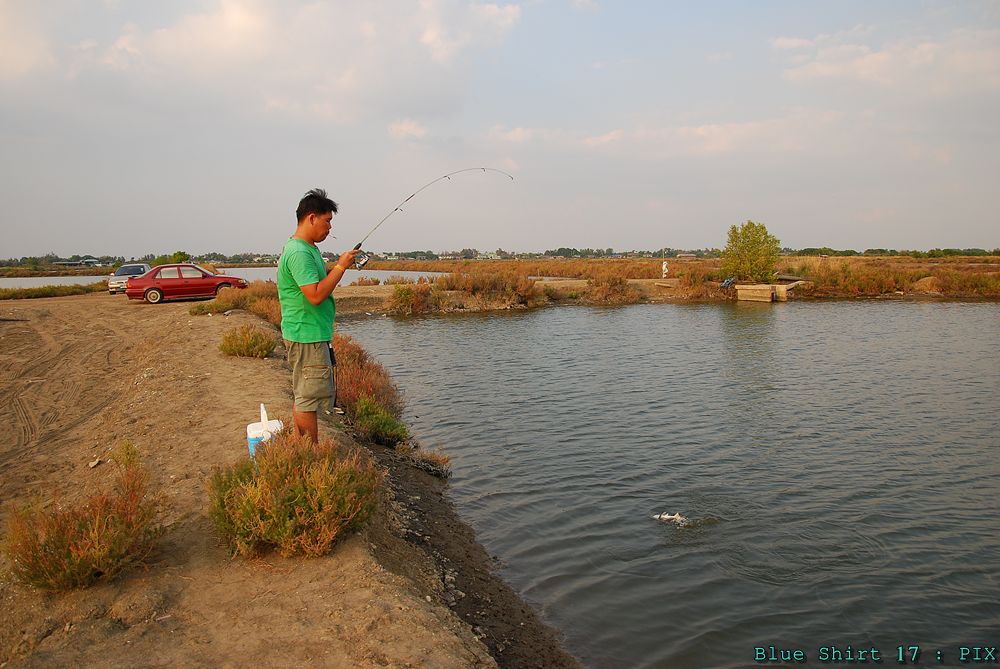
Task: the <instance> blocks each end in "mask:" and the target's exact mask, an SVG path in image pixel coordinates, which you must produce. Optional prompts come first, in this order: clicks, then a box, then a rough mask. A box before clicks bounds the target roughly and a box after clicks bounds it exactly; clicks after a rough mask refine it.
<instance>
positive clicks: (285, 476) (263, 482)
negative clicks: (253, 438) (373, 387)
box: [209, 428, 385, 557]
mask: <svg viewBox="0 0 1000 669" xmlns="http://www.w3.org/2000/svg"><path fill="white" fill-rule="evenodd" d="M384 476H385V474H384V472H383V471H382V470H380V469H379V468H377V467H376V466H375V465H374V464H373V463H372V462H371V460H370V459H368V458H367V457H364V456H362V454H361V453H360V451H358V450H356V449H349V448H346V447H342V446H340V445H338V444H336V443H334V442H333V441H331V440H325V441H322V442H320V443H319V444H314V443H313V442H312V440H311V439H309V438H308V437H300V436H297V435H296V434H295V430H293V429H291V428H286V429H285V430H283V431H282V432H280V433H278V434H277V435H275V436H274V437H273V438H272V439H271V440H270V441H268V442H265V443H262V444H260V445H258V446H257V450H256V460H255V461H251V460H244V461H242V462H240V463H238V464H236V465H234V466H233V467H230V468H228V469H224V470H216V471H215V473H214V474H213V476H212V479H211V481H210V484H209V498H210V507H209V515H210V517H211V519H212V521H213V523H214V524H215V526H216V528H217V529H218V530H219V531H220V532H221V533H222V534H223V536H225V538H226V540H227V541H228V542H229V545H230V548H231V550H232V551H233V554H234V555H245V556H249V555H254V554H256V553H257V552H258V551H260V550H261V549H263V548H266V547H273V548H276V549H277V550H278V552H279V553H281V555H283V556H285V557H287V556H291V555H296V554H301V555H307V556H318V555H323V554H325V553H327V552H328V551H329V550H330V548H331V547H332V546H333V544H334V542H335V541H336V540H337V539H338V538H339V537H341V536H342V535H343V534H344V533H346V532H349V531H351V530H354V529H357V528H359V527H360V526H361V525H362V524H363V523H364V521H365V520H367V519H368V517H369V516H371V514H372V512H373V511H374V509H375V505H376V503H377V498H378V491H379V488H380V486H381V485H382V481H383V478H384Z"/></svg>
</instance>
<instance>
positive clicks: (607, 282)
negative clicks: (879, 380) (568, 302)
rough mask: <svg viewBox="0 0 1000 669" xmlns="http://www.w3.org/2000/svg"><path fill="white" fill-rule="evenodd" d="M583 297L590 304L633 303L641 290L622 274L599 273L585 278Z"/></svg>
mask: <svg viewBox="0 0 1000 669" xmlns="http://www.w3.org/2000/svg"><path fill="white" fill-rule="evenodd" d="M583 298H584V299H585V300H586V301H587V302H590V303H592V304H635V303H636V302H640V301H642V292H641V291H640V290H639V289H638V288H636V287H635V286H632V285H630V284H629V282H628V279H626V278H624V277H622V276H618V275H616V274H611V273H601V274H598V275H597V276H594V277H593V278H591V279H588V280H587V289H586V291H584V294H583Z"/></svg>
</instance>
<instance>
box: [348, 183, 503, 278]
mask: <svg viewBox="0 0 1000 669" xmlns="http://www.w3.org/2000/svg"><path fill="white" fill-rule="evenodd" d="M479 171H482V172H497V173H498V174H502V175H504V176H505V177H508V178H509V179H510V180H511V181H513V180H514V177H513V176H512V175H510V174H507V173H506V172H504V171H503V170H498V169H496V168H494V167H466V168H465V169H462V170H455V171H454V172H449V173H448V174H443V175H441V176H439V177H438V178H437V179H434V181H431V182H429V183H426V184H424V185H423V186H421V187H420V188H418V189H417V190H415V191H413V192H412V193H410V195H408V196H407V197H406V198H405V199H404V200H403V201H402V202H400V203H399V204H397V205H396V206H395V207H393V208H392V210H391V211H390V212H389V213H388V214H386V215H385V216H384V217H383V218H382V220H381V221H379V222H378V223H376V224H375V227H374V228H372V229H371V230H370V231H369V232H368V234H367V235H365V236H364V238H362V240H361V241H360V242H358V243H357V245H356V246H355V247H354V250H355V251H361V245H362V244H364V243H365V242H366V241H367V240H368V238H369V237H371V236H372V234H373V233H374V232H375V231H376V230H378V229H379V227H380V226H381V225H382V224H383V223H385V222H386V221H387V220H388V219H389V217H390V216H392V215H393V214H395V213H396V212H397V211H403V205H404V204H406V203H407V202H409V201H410V200H412V199H413V198H414V197H416V196H417V195H419V194H420V193H421V192H422V191H424V190H425V189H427V188H430V187H431V186H433V185H434V184H436V183H437V182H439V181H445V180H447V181H451V178H452V177H453V176H455V175H456V174H461V173H462V172H479ZM370 259H371V258H370V257H369V256H368V254H367V253H365V252H364V251H361V252H360V253H358V255H356V256H355V257H354V264H355V266H357V268H358V269H361V268H362V267H364V266H365V265H366V264H367V263H368V261H369V260H370Z"/></svg>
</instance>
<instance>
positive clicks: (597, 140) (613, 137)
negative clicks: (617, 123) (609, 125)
mask: <svg viewBox="0 0 1000 669" xmlns="http://www.w3.org/2000/svg"><path fill="white" fill-rule="evenodd" d="M624 136H625V131H624V130H612V131H611V132H609V133H605V134H603V135H597V136H594V137H584V138H583V143H584V144H586V145H587V146H604V145H605V144H611V143H613V142H617V141H618V140H620V139H621V138H623V137H624Z"/></svg>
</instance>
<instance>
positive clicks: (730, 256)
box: [722, 221, 781, 283]
mask: <svg viewBox="0 0 1000 669" xmlns="http://www.w3.org/2000/svg"><path fill="white" fill-rule="evenodd" d="M780 253H781V242H779V241H778V239H777V237H775V236H774V235H772V234H771V233H769V232H768V231H767V227H766V226H765V225H764V224H763V223H754V222H753V221H747V222H746V223H744V224H743V225H740V226H736V225H734V226H732V227H730V228H729V239H728V241H727V243H726V248H725V250H724V251H723V252H722V272H723V274H725V276H727V277H729V276H735V277H736V279H737V280H738V281H755V282H764V283H767V282H771V281H774V279H775V275H776V272H775V269H774V268H775V267H776V266H777V264H778V256H779V255H780Z"/></svg>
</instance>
